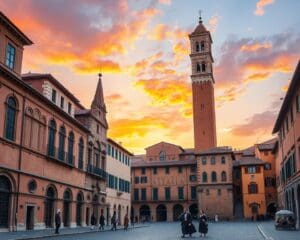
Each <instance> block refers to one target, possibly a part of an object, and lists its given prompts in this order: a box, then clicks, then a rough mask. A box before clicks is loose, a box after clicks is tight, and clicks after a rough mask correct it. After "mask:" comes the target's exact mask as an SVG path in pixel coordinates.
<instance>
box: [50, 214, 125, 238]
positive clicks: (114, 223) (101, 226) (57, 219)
mask: <svg viewBox="0 0 300 240" xmlns="http://www.w3.org/2000/svg"><path fill="white" fill-rule="evenodd" d="M117 223H118V219H117V214H116V212H114V214H113V216H112V217H111V231H117ZM96 224H97V219H96V217H95V214H94V213H93V214H92V216H91V230H93V229H95V226H96ZM60 225H61V210H60V209H58V210H57V212H56V214H55V234H59V228H60ZM104 226H105V217H104V215H103V211H101V214H100V218H99V230H100V231H103V230H104ZM128 226H129V218H128V214H127V213H126V214H125V216H124V230H125V231H127V230H128Z"/></svg>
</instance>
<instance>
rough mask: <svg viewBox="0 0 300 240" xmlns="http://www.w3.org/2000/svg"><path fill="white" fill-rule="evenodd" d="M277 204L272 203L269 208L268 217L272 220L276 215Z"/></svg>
mask: <svg viewBox="0 0 300 240" xmlns="http://www.w3.org/2000/svg"><path fill="white" fill-rule="evenodd" d="M276 210H277V208H276V204H275V203H270V204H269V205H268V207H267V215H268V217H270V218H274V216H275V213H276Z"/></svg>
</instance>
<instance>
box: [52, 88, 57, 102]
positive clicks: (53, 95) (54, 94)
mask: <svg viewBox="0 0 300 240" xmlns="http://www.w3.org/2000/svg"><path fill="white" fill-rule="evenodd" d="M51 99H52V102H54V103H56V90H55V89H52V96H51Z"/></svg>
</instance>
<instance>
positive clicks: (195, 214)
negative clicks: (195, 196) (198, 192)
mask: <svg viewBox="0 0 300 240" xmlns="http://www.w3.org/2000/svg"><path fill="white" fill-rule="evenodd" d="M189 211H190V213H191V215H192V218H194V219H197V218H198V204H197V203H194V204H192V205H190V207H189Z"/></svg>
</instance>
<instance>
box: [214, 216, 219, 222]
mask: <svg viewBox="0 0 300 240" xmlns="http://www.w3.org/2000/svg"><path fill="white" fill-rule="evenodd" d="M218 221H219V216H218V214H216V215H215V222H218Z"/></svg>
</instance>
